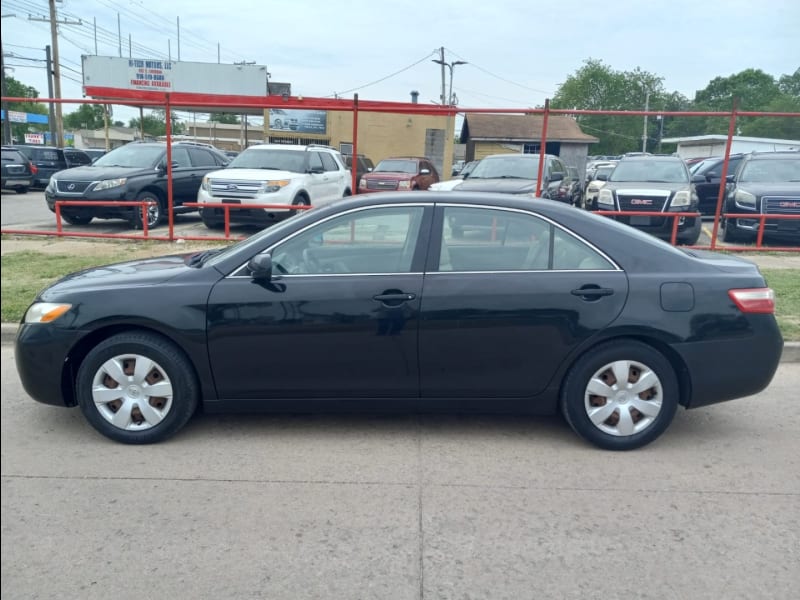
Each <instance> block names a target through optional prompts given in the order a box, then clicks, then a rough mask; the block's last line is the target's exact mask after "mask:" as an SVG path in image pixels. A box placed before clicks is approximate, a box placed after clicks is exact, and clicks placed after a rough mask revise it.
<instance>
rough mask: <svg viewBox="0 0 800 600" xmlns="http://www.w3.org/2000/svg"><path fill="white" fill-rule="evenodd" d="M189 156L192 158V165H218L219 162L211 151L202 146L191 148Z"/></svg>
mask: <svg viewBox="0 0 800 600" xmlns="http://www.w3.org/2000/svg"><path fill="white" fill-rule="evenodd" d="M189 156H190V157H191V159H192V165H194V166H195V167H216V166H217V162H216V161H215V160H214V157H213V156H212V154H211V153H210V152H206V151H205V150H202V149H200V148H189Z"/></svg>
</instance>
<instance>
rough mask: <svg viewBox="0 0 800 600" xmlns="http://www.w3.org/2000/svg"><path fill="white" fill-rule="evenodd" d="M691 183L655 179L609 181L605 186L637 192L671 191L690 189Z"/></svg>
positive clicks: (655, 192) (665, 192) (666, 192)
mask: <svg viewBox="0 0 800 600" xmlns="http://www.w3.org/2000/svg"><path fill="white" fill-rule="evenodd" d="M689 185H690V184H689V183H688V182H684V183H661V182H655V181H607V182H606V185H605V186H604V187H607V188H608V189H611V190H619V191H628V192H631V193H637V194H647V193H654V194H657V193H659V192H662V193H664V194H668V193H669V192H673V191H677V190H688V189H689Z"/></svg>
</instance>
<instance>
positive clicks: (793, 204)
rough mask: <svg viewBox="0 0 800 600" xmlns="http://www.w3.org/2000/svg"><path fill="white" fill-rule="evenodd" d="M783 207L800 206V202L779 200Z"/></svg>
mask: <svg viewBox="0 0 800 600" xmlns="http://www.w3.org/2000/svg"><path fill="white" fill-rule="evenodd" d="M778 206H780V207H781V208H800V202H779V203H778Z"/></svg>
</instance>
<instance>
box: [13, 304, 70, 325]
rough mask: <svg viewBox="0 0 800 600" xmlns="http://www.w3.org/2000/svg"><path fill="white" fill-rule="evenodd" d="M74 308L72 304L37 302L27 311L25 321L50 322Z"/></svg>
mask: <svg viewBox="0 0 800 600" xmlns="http://www.w3.org/2000/svg"><path fill="white" fill-rule="evenodd" d="M70 308H72V304H58V303H54V302H36V303H35V304H33V305H31V307H30V308H29V309H28V312H26V313H25V320H24V322H25V323H50V322H51V321H55V320H56V319H57V318H58V317H60V316H61V315H63V314H64V313H65V312H67V311H68V310H69V309H70Z"/></svg>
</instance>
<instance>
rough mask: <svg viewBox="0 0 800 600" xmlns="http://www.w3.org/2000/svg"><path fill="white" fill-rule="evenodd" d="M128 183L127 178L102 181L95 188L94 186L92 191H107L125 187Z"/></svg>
mask: <svg viewBox="0 0 800 600" xmlns="http://www.w3.org/2000/svg"><path fill="white" fill-rule="evenodd" d="M127 181H128V178H127V177H120V178H118V179H104V180H103V181H101V182H100V183H98V184H97V185H96V186H94V191H95V192H99V191H100V190H108V189H111V188H115V187H119V186H121V185H125V183H126V182H127Z"/></svg>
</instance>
